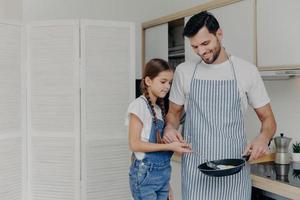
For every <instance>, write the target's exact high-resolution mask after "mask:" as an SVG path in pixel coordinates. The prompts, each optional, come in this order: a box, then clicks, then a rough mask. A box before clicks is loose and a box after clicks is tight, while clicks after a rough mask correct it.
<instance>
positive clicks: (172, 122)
mask: <svg viewBox="0 0 300 200" xmlns="http://www.w3.org/2000/svg"><path fill="white" fill-rule="evenodd" d="M179 125H180V115H176V114H174V113H170V112H169V113H168V114H167V116H166V127H170V128H174V129H178V128H179Z"/></svg>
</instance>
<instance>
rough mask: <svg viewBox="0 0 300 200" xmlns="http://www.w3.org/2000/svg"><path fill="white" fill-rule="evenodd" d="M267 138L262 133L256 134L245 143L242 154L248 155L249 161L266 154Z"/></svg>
mask: <svg viewBox="0 0 300 200" xmlns="http://www.w3.org/2000/svg"><path fill="white" fill-rule="evenodd" d="M268 143H269V139H268V138H266V137H265V136H264V135H262V134H260V135H258V136H257V137H256V138H255V139H254V140H253V141H251V143H250V144H248V145H247V147H246V149H245V151H244V153H243V155H250V158H249V161H252V160H256V159H258V158H260V157H261V156H263V155H265V154H267V152H268V151H269V147H268Z"/></svg>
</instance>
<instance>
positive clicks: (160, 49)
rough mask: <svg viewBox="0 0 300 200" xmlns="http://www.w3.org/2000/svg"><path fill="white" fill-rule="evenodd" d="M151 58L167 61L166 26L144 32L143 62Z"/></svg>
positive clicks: (155, 27)
mask: <svg viewBox="0 0 300 200" xmlns="http://www.w3.org/2000/svg"><path fill="white" fill-rule="evenodd" d="M152 58H162V59H164V60H168V24H167V23H166V24H162V25H158V26H154V27H151V28H147V29H146V30H145V62H148V61H149V60H150V59H152Z"/></svg>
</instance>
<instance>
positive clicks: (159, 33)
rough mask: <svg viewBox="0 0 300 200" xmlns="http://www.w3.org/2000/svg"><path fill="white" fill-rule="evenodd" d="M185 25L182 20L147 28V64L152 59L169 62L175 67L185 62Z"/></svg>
mask: <svg viewBox="0 0 300 200" xmlns="http://www.w3.org/2000/svg"><path fill="white" fill-rule="evenodd" d="M183 25H184V20H183V18H182V19H179V20H175V21H171V22H168V23H164V24H160V25H157V26H154V27H151V28H147V29H146V30H145V63H146V62H148V61H149V60H151V59H152V58H161V59H164V60H167V61H169V62H170V64H172V66H174V67H176V66H177V65H178V64H179V63H181V62H183V61H184V42H183V36H182V30H183Z"/></svg>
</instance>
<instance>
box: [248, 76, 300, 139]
mask: <svg viewBox="0 0 300 200" xmlns="http://www.w3.org/2000/svg"><path fill="white" fill-rule="evenodd" d="M264 82H265V86H266V89H267V91H268V93H269V96H270V98H271V105H272V108H273V112H274V114H275V118H276V121H277V132H276V136H278V135H279V134H280V133H281V132H283V133H284V134H285V135H286V136H287V137H291V138H293V139H294V140H298V141H300V134H299V132H300V77H295V78H291V79H288V80H265V81H264ZM246 120H247V121H246V132H247V137H248V139H253V138H254V137H255V135H256V134H257V133H259V121H258V119H257V117H256V116H255V113H254V112H253V111H249V112H248V115H247V118H246Z"/></svg>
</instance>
